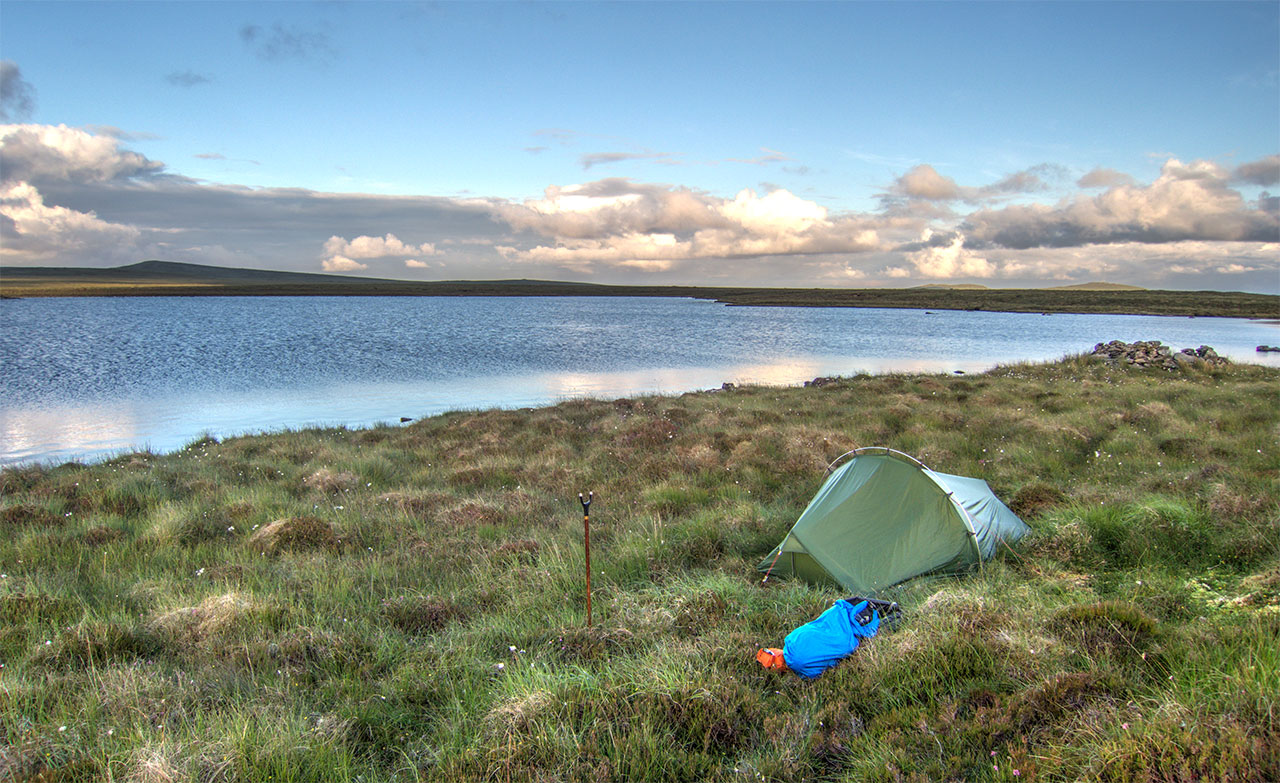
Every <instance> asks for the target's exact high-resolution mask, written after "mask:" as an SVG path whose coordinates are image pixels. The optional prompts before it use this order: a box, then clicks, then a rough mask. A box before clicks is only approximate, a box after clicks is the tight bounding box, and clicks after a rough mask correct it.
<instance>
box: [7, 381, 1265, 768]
mask: <svg viewBox="0 0 1280 783" xmlns="http://www.w3.org/2000/svg"><path fill="white" fill-rule="evenodd" d="M1278 382H1280V373H1277V371H1275V370H1270V369H1266V368H1261V367H1254V366H1231V367H1228V368H1224V369H1221V370H1201V371H1192V372H1183V373H1172V374H1170V373H1165V372H1163V371H1152V372H1142V371H1136V370H1134V371H1128V370H1122V369H1114V368H1109V367H1107V366H1105V365H1102V364H1096V363H1094V362H1091V361H1089V360H1087V359H1085V358H1082V357H1068V358H1067V359H1064V360H1062V361H1059V362H1055V363H1051V364H1045V365H1015V366H1008V367H1001V368H997V369H996V370H993V371H991V372H989V373H985V374H983V375H972V376H965V377H963V378H960V377H953V376H940V375H938V376H935V375H884V376H859V377H856V378H847V379H842V380H840V381H839V382H837V383H835V384H832V385H829V386H824V387H822V388H810V389H800V388H772V387H745V388H737V389H733V390H729V391H720V392H704V393H696V394H686V395H682V396H679V397H647V398H641V399H630V400H615V401H597V400H575V401H570V402H565V403H562V404H560V405H557V406H554V407H548V408H541V409H536V410H522V411H500V410H492V411H479V412H469V413H451V414H447V415H444V416H438V417H435V418H431V419H427V420H423V421H420V422H416V423H414V424H413V425H411V426H407V427H404V428H389V427H382V428H375V429H370V430H363V431H355V430H347V429H327V430H307V431H297V432H283V433H278V434H272V435H262V436H254V437H247V438H235V439H229V440H226V441H223V442H218V441H217V440H216V439H212V438H204V439H201V440H200V441H198V442H195V443H192V444H190V445H189V446H188V447H187V448H185V449H183V450H182V451H180V452H177V453H175V454H171V455H155V454H150V453H139V454H130V455H124V456H120V457H118V458H116V459H113V460H110V461H108V462H104V463H101V464H95V465H89V466H85V465H78V464H68V465H63V466H60V467H56V468H54V467H47V468H46V467H32V468H24V469H11V470H5V471H3V472H0V574H3V576H0V664H3V668H0V780H8V779H11V778H12V779H15V780H40V781H53V780H60V781H75V780H86V781H87V780H103V779H107V780H122V781H135V780H136V781H167V780H191V781H312V780H315V781H319V780H339V781H343V780H349V781H356V780H360V781H391V780H442V781H443V780H495V781H505V780H654V781H658V780H719V781H736V780H742V781H746V780H761V779H767V780H780V781H781V780H819V779H821V780H837V781H860V780H1013V779H1015V778H1016V779H1018V780H1080V779H1105V780H1121V781H1169V780H1175V781H1176V780H1202V779H1224V780H1225V779H1230V780H1243V781H1250V780H1257V781H1262V780H1273V779H1276V778H1278V777H1280V751H1278V750H1277V749H1280V709H1278V708H1277V700H1278V695H1280V652H1278V650H1280V566H1277V556H1278V554H1280V552H1278V551H1277V542H1278V541H1280V500H1278V499H1280V492H1278V491H1277V490H1278V488H1280V458H1278V455H1280V448H1278V446H1280V443H1278V441H1280V406H1277V405H1276V390H1277V388H1280V386H1278ZM868 445H887V446H891V447H894V448H899V449H902V450H905V451H908V452H910V453H912V454H914V455H915V456H917V457H919V458H920V459H921V460H923V461H924V462H925V463H926V464H928V465H930V466H931V467H934V468H937V469H939V470H945V471H947V472H954V473H960V474H965V475H973V476H980V477H982V478H985V479H986V480H987V481H988V482H989V483H990V484H991V485H992V487H993V488H994V489H995V490H996V492H997V494H998V495H1000V496H1001V497H1002V498H1004V499H1005V500H1006V501H1007V502H1008V503H1010V505H1011V506H1012V507H1013V508H1014V509H1015V510H1017V511H1018V512H1019V513H1020V514H1022V515H1023V516H1024V518H1025V519H1027V521H1028V522H1029V524H1030V525H1031V527H1032V531H1033V532H1032V534H1031V535H1030V536H1029V537H1028V538H1027V539H1024V541H1022V542H1021V543H1019V544H1017V545H1015V546H1014V547H1012V548H1005V549H1004V550H1003V551H1002V552H1001V554H1000V556H999V557H998V558H997V559H996V560H994V561H991V562H988V563H987V564H985V565H984V567H983V569H982V570H981V571H979V572H975V573H972V574H969V575H966V576H963V577H958V578H945V579H927V580H918V581H916V582H911V583H908V584H906V585H902V586H900V587H897V588H894V589H893V590H891V591H890V593H891V595H892V597H893V598H894V599H895V600H898V601H899V602H900V603H901V604H902V605H903V607H904V609H905V619H904V620H903V622H902V623H901V624H900V625H898V626H897V627H896V628H894V629H892V630H890V631H887V632H885V633H883V634H881V635H880V636H879V637H877V638H876V639H874V640H873V641H871V642H870V643H869V644H867V645H865V646H864V647H862V648H860V649H859V651H858V652H857V653H856V654H855V655H854V656H852V657H851V658H850V659H849V660H847V661H845V662H844V663H842V664H841V665H840V666H838V667H836V668H835V669H833V670H831V671H829V672H828V673H826V674H825V675H823V676H822V677H821V678H819V679H818V680H816V681H814V682H808V683H807V682H802V681H800V680H799V679H798V678H796V677H794V676H792V675H789V674H784V675H779V674H776V673H773V672H767V671H765V670H763V669H761V668H760V667H759V665H758V664H757V663H756V662H755V659H754V653H755V650H756V649H757V648H758V647H761V646H779V645H780V644H781V642H782V639H783V637H784V636H785V635H786V634H787V633H788V632H789V631H790V630H792V629H793V628H795V627H796V626H798V625H800V624H801V623H803V622H805V621H807V620H808V619H810V618H812V617H814V616H816V615H817V614H818V613H820V612H821V611H822V610H823V609H825V608H826V607H827V606H829V605H830V603H831V602H832V601H833V600H835V599H836V598H838V597H840V594H839V593H838V592H834V591H831V590H825V589H820V588H815V587H812V586H809V585H805V584H803V583H794V582H779V581H777V580H770V582H769V583H768V584H767V585H764V586H762V585H761V584H760V581H759V575H758V574H757V573H756V572H755V570H754V566H755V563H756V562H757V561H758V560H759V559H760V558H762V557H763V556H764V555H765V554H766V553H767V552H768V551H769V550H770V548H771V547H772V546H773V545H774V544H776V543H777V541H778V540H779V539H780V538H781V537H782V535H783V534H784V533H785V532H786V530H787V528H788V527H789V526H790V524H791V523H792V522H793V521H794V519H795V518H796V516H797V515H798V514H799V513H800V511H801V510H802V509H803V508H804V505H805V504H806V503H807V501H808V499H809V497H810V496H811V495H812V494H813V492H814V491H815V490H816V489H817V487H818V485H819V484H820V482H821V478H822V470H823V468H824V467H825V466H826V464H827V463H828V462H829V461H830V460H832V459H833V458H835V457H836V456H838V455H840V454H842V453H843V452H845V451H847V450H849V449H851V448H854V447H858V446H868ZM588 489H591V490H594V491H595V493H596V502H595V504H594V505H593V506H592V509H591V510H592V531H591V538H592V552H591V557H592V568H593V572H594V573H593V574H592V584H593V588H594V594H593V601H592V611H593V615H594V618H595V623H594V625H593V627H591V628H587V627H585V608H586V606H585V595H584V591H583V585H582V578H583V577H582V572H583V566H584V563H583V551H582V518H581V509H580V507H579V506H578V504H577V493H578V492H580V491H585V490H588ZM1015 770H1016V772H1015Z"/></svg>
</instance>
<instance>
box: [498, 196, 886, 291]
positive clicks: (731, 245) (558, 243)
mask: <svg viewBox="0 0 1280 783" xmlns="http://www.w3.org/2000/svg"><path fill="white" fill-rule="evenodd" d="M499 212H500V214H502V216H503V217H504V218H505V219H507V220H508V222H510V223H511V225H512V226H513V227H515V228H522V229H529V230H533V231H535V232H537V233H538V234H541V235H543V236H547V237H550V238H552V239H554V240H555V243H554V244H553V245H538V246H535V247H532V248H525V249H520V248H516V247H514V246H504V247H503V248H500V251H501V252H503V253H504V254H505V255H506V256H507V257H508V258H512V259H515V260H519V261H524V262H534V263H554V264H558V265H561V266H566V267H569V268H583V267H584V266H586V265H589V264H592V263H598V264H605V265H614V266H623V267H630V268H645V269H650V270H668V269H671V268H673V263H672V262H675V261H684V260H691V259H704V258H705V259H710V258H739V257H755V256H761V257H764V256H779V255H794V254H816V253H838V252H862V251H866V250H870V249H873V248H878V247H881V246H882V244H883V243H882V241H881V239H880V236H879V235H878V233H877V230H876V225H875V224H874V223H875V221H871V220H867V219H865V218H861V217H854V216H839V217H834V218H833V217H832V216H831V215H829V214H828V212H827V210H826V208H825V207H822V206H821V205H819V204H817V203H815V202H812V201H807V200H805V199H802V198H799V197H798V196H796V195H794V194H792V193H790V192H788V191H786V190H773V191H771V192H769V193H767V194H765V195H763V196H761V195H759V194H757V193H756V192H755V191H753V190H742V191H740V192H739V193H738V194H737V195H736V196H735V197H734V198H732V199H722V198H716V197H714V196H711V195H709V194H706V193H698V192H695V191H691V190H689V189H687V188H670V187H662V186H657V185H638V184H635V183H632V182H630V181H628V180H619V179H612V180H600V181H598V182H591V183H586V184H582V185H568V186H564V187H551V188H548V189H547V191H546V194H545V197H544V198H543V199H539V200H532V201H526V202H524V203H523V204H520V205H506V206H504V207H500V208H499Z"/></svg>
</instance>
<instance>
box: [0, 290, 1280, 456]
mask: <svg viewBox="0 0 1280 783" xmlns="http://www.w3.org/2000/svg"><path fill="white" fill-rule="evenodd" d="M1110 339H1121V340H1127V341H1133V340H1138V339H1159V340H1163V341H1164V342H1165V343H1167V344H1169V345H1172V346H1174V347H1175V348H1183V347H1194V346H1197V345H1200V344H1207V345H1212V346H1214V347H1215V348H1216V349H1217V350H1218V351H1219V352H1220V353H1222V354H1223V355H1225V356H1229V357H1231V358H1233V359H1235V360H1237V361H1251V362H1256V363H1261V364H1268V365H1271V366H1280V354H1257V353H1255V352H1254V350H1253V349H1254V346H1256V345H1258V344H1261V343H1270V344H1275V343H1277V342H1280V330H1277V327H1276V326H1274V325H1266V324H1260V323H1256V322H1248V321H1241V320H1238V319H1208V318H1206V319H1179V318H1157V317H1144V316H1096V315H1056V316H1053V317H1051V318H1046V317H1041V316H1038V315H1026V314H1011V313H978V312H955V311H948V312H945V313H941V314H937V315H930V314H926V313H924V312H923V311H912V310H874V309H842V308H759V307H724V306H722V305H718V304H715V303H713V302H705V301H697V300H678V299H632V298H611V299H596V298H590V297H586V298H575V297H568V298H522V299H518V300H509V299H485V298H471V297H458V298H446V299H431V298H418V299H414V298H395V297H392V298H387V299H381V298H378V297H360V298H352V299H343V298H333V299H328V298H325V299H318V298H317V299H311V298H306V297H300V298H288V297H284V298H275V299H271V300H270V301H267V300H262V299H257V298H253V297H247V298H235V297H210V298H207V299H205V298H200V299H194V300H193V299H177V298H173V299H166V298H155V299H95V300H74V299H55V300H5V301H0V464H14V463H22V462H30V461H40V462H56V461H61V460H67V459H95V458H99V457H102V456H105V455H109V454H112V453H115V452H119V451H122V450H128V449H136V448H145V447H150V448H152V449H153V450H155V451H160V452H164V451H170V450H174V449H177V448H180V447H182V446H183V445H185V444H187V443H190V442H192V441H194V440H196V439H198V438H199V437H201V436H202V435H203V434H205V433H209V434H213V435H216V436H218V437H226V436H230V435H235V434H244V433H252V432H259V431H276V430H281V429H289V428H300V427H307V426H315V425H322V426H333V425H346V426H352V427H359V426H369V425H372V424H375V423H379V422H398V421H399V420H400V419H401V417H411V418H419V417H422V416H428V415H433V414H436V413H440V412H443V411H446V410H457V409H481V408H492V407H508V408H515V407H527V406H535V405H543V404H547V403H553V402H556V401H559V400H564V399H569V398H574V397H583V396H589V397H603V398H612V397H621V396H628V395H636V394H649V393H668V394H670V393H680V392H684V391H689V390H693V389H707V388H718V387H719V386H720V385H721V384H723V383H726V382H729V383H737V384H766V385H794V384H799V383H802V382H804V381H806V380H810V379H812V378H815V377H818V376H824V375H853V374H857V373H860V372H865V373H880V372H891V371H908V372H952V371H956V370H960V371H964V372H981V371H982V370H985V369H987V368H989V367H991V366H993V365H995V364H997V363H1002V362H1014V361H1024V360H1030V361H1035V360H1045V359H1055V358H1058V357H1060V356H1062V355H1064V354H1067V353H1080V352H1087V351H1088V350H1090V349H1091V348H1092V347H1093V344H1094V342H1097V341H1105V340H1110Z"/></svg>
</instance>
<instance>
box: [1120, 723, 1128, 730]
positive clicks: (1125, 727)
mask: <svg viewBox="0 0 1280 783" xmlns="http://www.w3.org/2000/svg"><path fill="white" fill-rule="evenodd" d="M1120 728H1122V729H1124V730H1125V731H1128V730H1129V724H1127V723H1121V724H1120Z"/></svg>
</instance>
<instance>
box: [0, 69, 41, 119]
mask: <svg viewBox="0 0 1280 783" xmlns="http://www.w3.org/2000/svg"><path fill="white" fill-rule="evenodd" d="M35 107H36V91H35V88H34V87H32V86H31V85H30V84H29V83H27V81H26V80H25V79H23V78H22V69H20V68H19V67H18V64H17V63H15V62H13V61H12V60H0V120H3V121H5V122H8V121H9V120H22V119H26V118H27V117H30V116H31V112H33V111H34V110H35Z"/></svg>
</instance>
